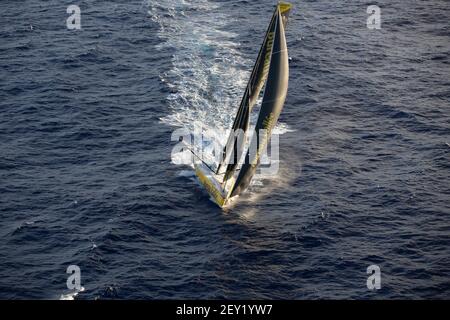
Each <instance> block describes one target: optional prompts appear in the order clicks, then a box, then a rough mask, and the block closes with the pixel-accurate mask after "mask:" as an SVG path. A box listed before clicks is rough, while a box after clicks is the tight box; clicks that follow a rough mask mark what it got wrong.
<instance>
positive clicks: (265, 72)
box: [263, 32, 275, 81]
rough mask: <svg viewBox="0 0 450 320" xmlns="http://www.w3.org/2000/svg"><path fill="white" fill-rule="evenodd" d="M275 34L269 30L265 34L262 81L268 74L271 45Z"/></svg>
mask: <svg viewBox="0 0 450 320" xmlns="http://www.w3.org/2000/svg"><path fill="white" fill-rule="evenodd" d="M274 36H275V33H274V32H269V34H268V35H267V45H266V55H265V57H264V68H263V81H266V79H267V75H268V74H269V68H270V60H271V59H270V58H271V56H272V46H273V38H274Z"/></svg>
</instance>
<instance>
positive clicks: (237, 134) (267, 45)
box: [216, 3, 291, 181]
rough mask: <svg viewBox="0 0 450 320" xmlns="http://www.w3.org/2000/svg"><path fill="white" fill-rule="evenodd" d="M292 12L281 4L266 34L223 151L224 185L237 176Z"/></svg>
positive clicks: (221, 164)
mask: <svg viewBox="0 0 450 320" xmlns="http://www.w3.org/2000/svg"><path fill="white" fill-rule="evenodd" d="M290 9H291V5H290V4H287V3H279V4H278V5H277V8H276V10H275V12H274V14H273V16H272V19H271V21H270V24H269V27H268V29H267V31H266V35H265V37H264V41H263V44H262V46H261V49H260V50H259V54H258V58H257V59H256V63H255V65H254V67H253V70H252V73H251V75H250V79H249V81H248V83H247V86H246V88H245V92H244V96H243V98H242V100H241V104H240V106H239V109H238V112H237V114H236V117H235V119H234V123H233V126H232V128H231V132H230V135H229V137H228V140H227V144H226V145H225V147H224V149H223V153H222V161H221V162H220V164H219V166H218V168H217V172H216V173H217V174H219V173H220V171H221V168H222V167H224V166H226V170H225V172H224V173H223V175H224V178H223V181H227V180H228V179H229V178H230V177H231V176H232V175H233V174H234V172H235V170H236V168H237V165H238V161H239V159H240V157H241V155H242V153H243V151H244V143H245V138H246V133H247V130H248V128H249V121H250V112H251V110H252V108H253V106H254V105H255V103H256V101H257V99H258V97H259V94H260V92H261V90H262V88H263V86H264V84H265V83H266V80H267V78H268V74H269V71H270V66H271V61H272V57H273V48H274V41H275V39H276V38H278V39H279V38H280V37H282V38H284V31H283V34H277V30H278V32H279V28H277V25H278V24H279V23H281V24H282V25H283V27H285V26H286V23H287V18H288V15H289V11H290Z"/></svg>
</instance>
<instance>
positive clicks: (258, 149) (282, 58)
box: [231, 4, 290, 197]
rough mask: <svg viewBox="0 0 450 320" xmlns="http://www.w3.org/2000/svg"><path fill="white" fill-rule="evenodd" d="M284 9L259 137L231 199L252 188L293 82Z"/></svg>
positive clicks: (279, 12) (257, 128) (275, 38)
mask: <svg viewBox="0 0 450 320" xmlns="http://www.w3.org/2000/svg"><path fill="white" fill-rule="evenodd" d="M283 5H285V4H279V5H278V6H277V10H276V15H277V18H276V20H275V24H274V26H275V30H274V36H273V48H272V52H271V59H270V62H269V64H270V66H269V73H268V77H267V83H266V88H265V91H264V97H263V101H262V104H261V110H260V112H259V116H258V121H257V122H256V126H255V133H254V135H253V138H252V141H251V144H250V147H249V150H248V151H247V154H246V156H245V162H244V164H243V166H242V168H241V170H240V172H239V175H238V177H237V179H236V182H235V184H234V186H233V189H232V191H231V197H234V196H236V195H239V194H240V193H241V192H243V191H244V190H245V189H247V187H248V186H249V184H250V181H251V179H252V178H253V176H254V174H255V172H256V168H257V166H258V165H259V161H260V156H261V153H262V152H264V150H265V148H266V146H267V144H268V143H269V141H270V136H271V134H272V129H273V128H274V126H275V124H276V123H277V121H278V117H279V115H280V113H281V110H282V109H283V106H284V101H285V99H286V94H287V88H288V80H289V58H288V52H287V46H286V38H285V34H284V26H285V24H286V18H284V17H283V14H282V11H283V8H282V6H283ZM289 8H290V7H289ZM289 8H287V7H284V9H285V12H289ZM260 130H263V134H262V135H260Z"/></svg>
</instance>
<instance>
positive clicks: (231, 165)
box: [195, 3, 292, 207]
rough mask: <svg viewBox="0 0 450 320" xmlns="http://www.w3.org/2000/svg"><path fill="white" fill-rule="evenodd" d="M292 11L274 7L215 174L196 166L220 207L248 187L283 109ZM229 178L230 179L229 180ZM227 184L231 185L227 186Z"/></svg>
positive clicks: (282, 6) (284, 4)
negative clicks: (255, 117) (250, 131)
mask: <svg viewBox="0 0 450 320" xmlns="http://www.w3.org/2000/svg"><path fill="white" fill-rule="evenodd" d="M291 7H292V6H291V5H290V4H288V3H278V5H277V7H276V10H275V12H274V14H273V16H272V19H271V21H270V24H269V28H268V29H267V32H266V35H265V37H264V41H263V44H262V46H261V49H260V51H259V54H258V58H257V59H256V63H255V65H254V67H253V70H252V73H251V76H250V79H249V81H248V84H247V86H246V88H245V92H244V96H243V98H242V101H241V104H240V106H239V109H238V111H237V114H236V117H235V119H234V122H233V126H232V130H231V133H230V136H229V137H228V140H227V144H226V145H225V147H224V149H223V153H222V160H221V161H220V163H219V166H218V168H217V170H216V172H210V171H209V172H208V170H205V169H204V168H203V167H202V165H196V166H195V168H196V174H197V176H198V177H199V180H200V182H201V183H202V184H203V185H204V186H205V188H206V189H207V190H208V192H209V194H210V195H211V196H212V197H213V198H214V201H215V202H216V203H217V204H218V205H219V206H221V207H222V206H224V205H225V204H226V203H227V201H228V199H229V198H231V197H234V196H237V195H239V194H241V193H242V192H243V191H244V190H245V189H247V187H248V186H249V185H250V182H251V179H252V178H253V176H254V175H255V172H256V169H257V167H258V165H259V162H260V157H261V155H262V153H263V152H264V151H265V149H266V147H267V144H268V143H269V141H270V137H271V134H272V130H273V128H274V127H275V125H276V123H277V121H278V117H279V115H280V113H281V110H282V109H283V105H284V101H285V99H286V94H287V88H288V80H289V79H288V78H289V61H288V60H289V58H288V53H287V46H286V38H285V34H284V29H285V26H286V24H287V20H288V15H289V12H290V10H291ZM264 85H265V88H264V94H263V100H262V103H261V108H260V110H259V116H258V120H257V122H256V125H255V133H254V134H253V137H252V140H251V142H250V146H249V148H248V150H247V153H246V155H245V161H244V163H243V164H242V166H241V168H240V171H239V174H238V176H237V178H234V174H235V171H236V169H237V166H238V163H239V160H240V158H241V156H242V155H243V153H244V151H245V150H244V146H245V143H244V142H245V140H246V134H247V131H248V128H249V123H250V112H251V110H252V107H253V106H254V105H255V103H256V101H257V100H258V97H259V95H260V92H261V90H262V88H263V87H264ZM223 168H225V170H224V169H223ZM221 171H224V172H221ZM218 176H223V178H222V182H219V180H218V179H217V177H218ZM231 177H233V179H230V178H231ZM229 181H231V183H228V182H229ZM227 184H230V185H229V186H228V185H227ZM227 187H228V188H227Z"/></svg>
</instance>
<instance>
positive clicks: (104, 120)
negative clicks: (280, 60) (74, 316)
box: [0, 0, 450, 299]
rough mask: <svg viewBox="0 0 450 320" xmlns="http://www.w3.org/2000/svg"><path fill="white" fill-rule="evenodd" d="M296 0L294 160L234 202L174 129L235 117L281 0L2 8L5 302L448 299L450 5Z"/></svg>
mask: <svg viewBox="0 0 450 320" xmlns="http://www.w3.org/2000/svg"><path fill="white" fill-rule="evenodd" d="M292 2H293V3H294V6H295V7H294V9H293V11H292V13H291V19H290V22H289V24H288V27H287V30H286V37H287V43H288V48H289V56H290V58H291V59H290V60H291V61H290V83H289V92H288V97H287V100H286V104H285V107H284V110H283V113H282V114H281V117H280V123H279V124H278V127H277V130H278V133H280V136H279V140H280V158H281V159H280V170H279V173H278V175H277V176H276V177H271V178H264V177H260V178H259V179H256V180H255V183H254V184H253V185H252V186H251V188H250V189H249V190H248V192H247V193H245V194H244V195H242V197H241V198H240V199H239V200H238V201H237V202H236V203H235V204H233V206H232V207H230V208H228V209H227V210H221V209H219V208H218V207H217V206H216V205H214V203H213V202H211V200H210V199H209V196H208V195H207V193H206V192H205V191H204V189H203V188H202V187H200V185H199V184H198V182H197V181H196V180H195V177H194V175H193V170H192V168H191V167H189V166H182V165H176V164H174V163H173V161H172V157H171V153H172V149H173V147H174V145H175V144H176V142H174V141H171V134H172V132H173V131H174V130H176V129H178V128H183V127H185V128H190V127H191V126H192V124H193V123H194V122H195V121H197V122H200V123H202V124H203V125H204V126H205V127H207V128H209V129H214V128H217V129H223V130H226V129H229V128H230V127H231V123H232V121H233V117H234V113H235V112H236V109H237V106H238V104H239V102H240V99H241V96H242V94H243V90H244V87H245V84H246V81H247V79H248V77H249V75H250V71H251V68H252V66H253V63H254V60H255V59H256V56H257V54H258V50H259V46H260V45H261V43H262V40H263V36H264V32H265V30H266V28H267V25H268V23H269V20H270V17H271V15H272V12H273V9H274V4H275V1H273V0H263V1H244V0H230V1H213V0H211V1H207V0H161V1H152V0H150V1H141V0H138V1H126V2H124V1H103V0H95V1H94V0H84V1H83V0H80V1H60V0H58V1H57V0H52V1H45V2H44V1H37V0H28V1H22V2H20V4H19V3H18V2H17V1H12V0H3V1H1V2H0V11H1V20H0V26H1V28H0V298H1V299H25V298H33V299H73V298H75V299H175V298H184V299H197V298H202V299H203V298H208V299H216V298H221V299H222V298H224V299H266V298H267V299H343V298H348V299H386V298H387V299H401V298H405V299H419V298H437V299H449V298H450V187H449V186H450V185H449V181H450V25H449V19H450V4H449V2H448V1H442V0H433V1H400V0H395V1H388V0H377V1H375V2H372V1H370V2H369V1H337V0H336V1H335V0H332V1H329V0H327V1H324V0H318V1H311V0H302V1H297V0H294V1H292ZM71 4H77V5H79V6H80V9H81V27H82V29H81V30H68V29H67V27H66V19H67V18H68V17H69V14H68V13H67V12H66V9H67V7H68V6H69V5H71ZM371 4H377V5H379V6H380V7H381V29H380V30H370V29H368V28H367V26H366V20H367V17H368V14H367V12H366V10H367V7H368V5H371ZM70 265H77V266H79V268H80V270H81V285H82V289H80V290H71V289H68V288H67V286H66V281H67V278H68V276H69V274H67V273H66V269H67V268H68V267H69V266H70ZM370 265H377V266H379V267H380V270H381V289H380V290H369V289H368V288H367V283H366V282H367V278H368V276H369V275H368V274H367V268H368V266H370Z"/></svg>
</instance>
